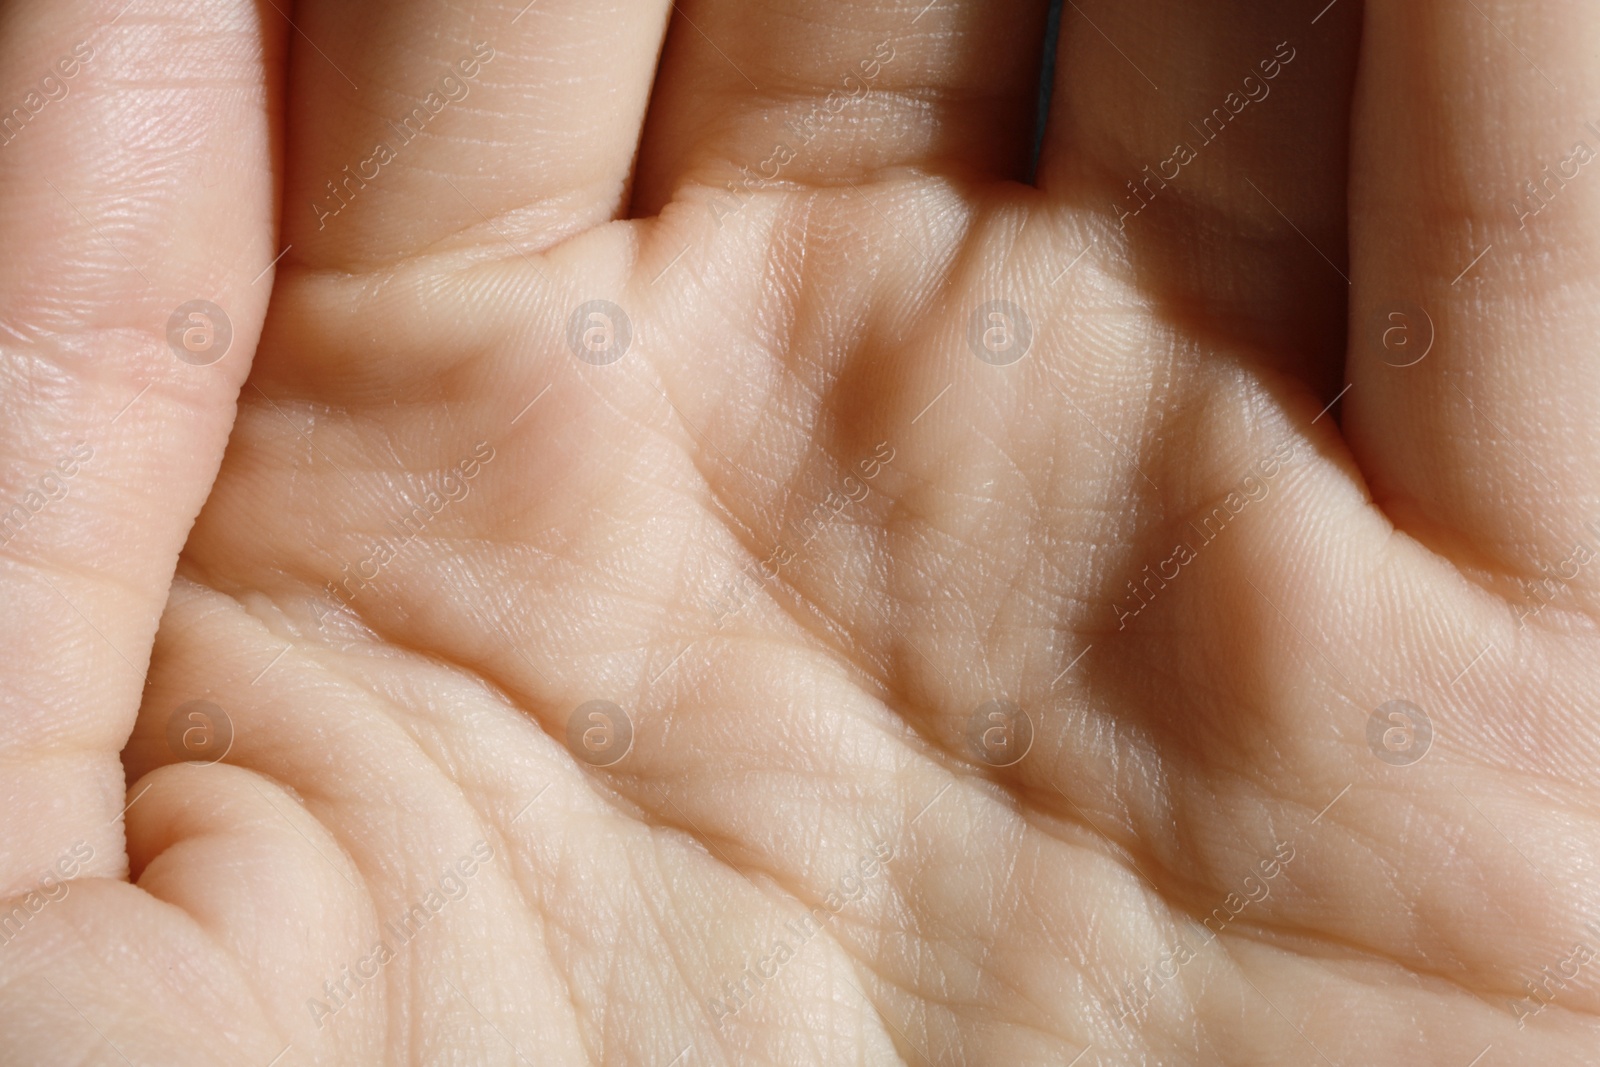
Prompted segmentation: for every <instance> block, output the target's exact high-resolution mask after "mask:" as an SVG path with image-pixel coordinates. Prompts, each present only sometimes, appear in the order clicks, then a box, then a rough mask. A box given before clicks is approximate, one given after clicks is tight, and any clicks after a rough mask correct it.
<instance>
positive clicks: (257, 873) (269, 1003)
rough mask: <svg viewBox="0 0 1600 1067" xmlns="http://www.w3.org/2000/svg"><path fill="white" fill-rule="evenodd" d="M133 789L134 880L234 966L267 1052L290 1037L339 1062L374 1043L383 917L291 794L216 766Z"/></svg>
mask: <svg viewBox="0 0 1600 1067" xmlns="http://www.w3.org/2000/svg"><path fill="white" fill-rule="evenodd" d="M130 794H131V795H133V796H136V797H138V798H139V801H138V803H137V804H135V805H134V806H132V807H131V808H129V810H128V856H129V859H130V861H131V863H132V866H133V869H134V872H135V875H136V881H137V883H138V885H139V888H141V889H143V890H144V891H145V892H147V893H150V894H151V895H152V896H154V897H155V898H156V899H158V900H162V901H165V902H166V903H168V904H171V905H173V906H174V907H177V908H180V909H182V911H183V912H184V913H186V914H187V915H188V916H189V917H190V918H191V919H193V920H194V922H195V923H196V924H198V926H199V927H200V929H202V930H203V931H205V933H206V935H207V936H208V937H209V938H210V939H211V942H212V944H213V945H215V946H218V947H220V948H221V949H222V950H223V952H224V953H226V955H227V956H228V957H229V958H231V959H232V960H233V961H235V962H236V964H237V965H238V967H239V968H240V970H241V971H242V972H243V973H244V974H245V976H246V977H247V979H248V981H249V983H250V986H251V988H252V990H253V991H254V999H255V1002H256V1003H257V1004H259V1005H260V1006H261V1008H262V1010H263V1012H264V1014H265V1015H266V1017H267V1019H268V1021H269V1022H270V1024H271V1027H272V1031H273V1032H275V1033H276V1034H277V1035H279V1036H280V1037H281V1038H282V1040H281V1041H279V1042H278V1045H279V1048H275V1049H271V1050H269V1051H268V1052H267V1055H268V1056H271V1055H273V1054H275V1053H276V1052H278V1051H280V1050H281V1047H282V1045H284V1044H289V1045H292V1046H293V1047H294V1048H296V1049H297V1050H299V1052H300V1054H301V1055H302V1056H304V1057H305V1061H306V1062H316V1063H347V1062H350V1061H351V1060H353V1059H357V1058H359V1057H360V1055H361V1053H362V1052H363V1051H364V1050H366V1049H369V1048H372V1047H374V1046H377V1045H379V1044H381V1043H382V1040H383V1037H384V1018H385V1010H384V1009H385V997H384V994H383V990H382V989H381V987H379V988H368V983H369V982H371V981H372V979H373V978H374V977H376V976H375V975H373V974H371V973H370V972H371V971H373V970H376V969H377V966H376V961H373V960H371V959H369V956H370V954H371V950H372V946H373V944H374V942H375V941H377V940H378V937H379V932H380V925H379V918H378V916H377V915H376V913H375V912H374V910H373V903H372V900H371V898H370V897H369V896H368V894H367V892H366V890H365V888H364V887H363V886H362V882H361V876H360V873H359V872H358V871H357V869H356V866H355V864H353V863H352V862H351V861H350V859H349V858H348V857H347V856H346V855H345V854H344V853H343V851H342V850H341V849H340V848H339V844H338V842H337V841H336V840H334V838H333V836H332V835H331V834H329V832H328V831H327V830H326V829H324V828H323V826H322V825H321V824H320V823H318V822H317V820H316V819H314V818H312V817H311V815H310V814H309V813H308V812H307V811H306V810H305V808H303V807H302V806H301V804H300V802H299V801H298V800H297V799H296V798H295V797H294V796H293V795H292V794H290V793H289V792H288V791H287V790H285V789H284V788H283V787H281V786H279V785H277V784H276V783H274V782H272V781H270V780H268V779H266V778H263V777H261V776H259V775H255V774H252V773H250V772H249V771H245V770H242V769H240V768H237V767H230V766H228V765H226V764H220V763H219V764H214V765H203V764H186V765H182V766H173V767H165V768H162V769H161V770H158V771H156V772H155V773H153V774H151V775H149V776H147V777H146V778H144V779H142V780H141V781H139V782H137V783H135V785H134V786H133V788H132V789H131V790H130ZM313 902H314V903H313ZM308 914H312V915H315V916H316V918H317V926H316V934H317V936H316V937H315V938H307V937H306V916H307V915H308ZM352 968H355V971H354V972H352ZM335 1019H337V1023H338V1025H336V1026H335V1025H330V1023H332V1022H333V1021H334V1020H335ZM209 1021H210V1022H212V1023H215V1022H217V1021H219V1020H217V1019H212V1020H209Z"/></svg>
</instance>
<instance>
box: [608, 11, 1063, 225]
mask: <svg viewBox="0 0 1600 1067" xmlns="http://www.w3.org/2000/svg"><path fill="white" fill-rule="evenodd" d="M1046 6H1047V5H1046V4H1045V3H1043V2H1041V0H984V2H981V3H980V2H978V0H939V2H936V3H932V4H930V3H927V2H926V0H905V2H897V3H886V2H879V3H871V4H862V3H851V2H846V0H773V2H768V3H759V4H752V3H748V2H738V0H699V2H695V3H685V4H681V5H679V6H678V9H677V14H676V15H675V16H674V18H673V23H672V33H671V36H670V38H669V41H668V46H667V50H666V53H665V55H664V56H663V57H662V68H661V79H660V88H659V89H658V90H657V93H656V99H655V102H654V103H653V104H652V107H651V113H650V121H649V124H648V126H647V128H646V131H645V142H644V147H643V150H642V152H641V156H640V181H639V189H638V193H637V195H636V197H635V214H648V213H651V212H654V211H658V210H659V209H660V208H661V206H662V205H664V204H665V203H666V202H667V201H668V200H670V199H671V197H672V196H673V194H674V192H675V191H676V190H677V189H678V188H679V187H680V186H682V185H683V184H684V183H685V182H691V181H694V182H702V183H704V184H707V185H711V186H715V187H716V188H718V189H719V190H722V191H723V193H724V194H725V196H724V198H723V200H722V201H719V202H718V203H719V207H720V210H737V207H738V205H739V204H740V203H741V202H743V200H745V199H747V198H748V197H749V196H750V195H752V194H753V193H754V192H755V191H756V190H757V189H758V188H760V187H761V186H762V185H765V184H769V183H773V182H819V183H825V182H842V181H846V180H857V179H860V178H862V177H864V176H866V175H869V174H871V173H872V172H874V171H879V170H884V169H888V168H892V167H906V166H910V167H917V168H921V169H926V170H933V171H939V172H943V173H952V174H961V175H967V176H976V177H1014V178H1022V177H1024V176H1025V174H1026V171H1027V169H1028V157H1029V153H1030V152H1031V150H1032V141H1033V129H1034V110H1035V91H1036V86H1037V84H1038V72H1039V57H1040V52H1041V48H1042V42H1043V27H1044V16H1045V9H1046Z"/></svg>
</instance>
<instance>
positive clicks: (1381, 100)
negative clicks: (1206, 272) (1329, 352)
mask: <svg viewBox="0 0 1600 1067" xmlns="http://www.w3.org/2000/svg"><path fill="white" fill-rule="evenodd" d="M1367 19H1368V25H1367V29H1366V34H1365V38H1364V40H1365V44H1364V45H1363V48H1364V55H1363V57H1362V71H1363V74H1362V80H1361V84H1360V87H1359V90H1358V108H1357V113H1356V120H1355V121H1356V129H1355V134H1356V136H1355V145H1356V148H1355V159H1354V163H1355V168H1354V171H1353V173H1354V175H1355V179H1354V187H1353V191H1352V195H1353V200H1352V216H1353V218H1354V219H1355V220H1356V221H1355V224H1354V227H1353V231H1352V249H1353V252H1354V261H1353V265H1354V268H1355V272H1356V274H1355V277H1356V288H1355V296H1354V302H1353V314H1352V319H1351V333H1352V336H1351V341H1352V347H1351V352H1350V380H1351V389H1350V394H1349V397H1348V399H1347V403H1348V405H1349V406H1348V420H1347V426H1346V429H1347V433H1348V436H1349V439H1350V442H1351V446H1352V448H1353V449H1354V451H1355V453H1356V455H1357V457H1358V459H1359V460H1360V462H1361V464H1362V468H1363V470H1364V471H1365V473H1366V474H1367V477H1368V479H1369V481H1370V483H1371V485H1372V488H1373V492H1374V494H1375V496H1376V497H1377V498H1378V500H1379V501H1380V502H1381V503H1383V504H1384V505H1385V506H1386V508H1387V510H1388V511H1389V512H1390V514H1391V515H1392V516H1393V517H1394V518H1395V519H1396V521H1397V522H1398V523H1399V524H1400V525H1401V526H1402V527H1403V528H1405V529H1407V530H1408V531H1409V532H1412V533H1414V534H1416V535H1417V536H1420V537H1422V538H1423V539H1424V540H1425V541H1427V542H1428V543H1430V544H1431V545H1433V546H1434V547H1436V548H1441V549H1444V550H1446V551H1447V552H1448V553H1449V554H1450V555H1451V556H1453V557H1454V558H1455V559H1457V560H1458V561H1462V560H1464V559H1468V558H1470V559H1471V560H1472V562H1473V563H1474V564H1475V565H1481V566H1483V567H1484V568H1486V569H1487V570H1489V571H1490V572H1491V573H1494V572H1499V573H1501V574H1504V573H1505V572H1510V573H1511V574H1512V575H1515V576H1519V577H1522V578H1524V579H1537V580H1538V582H1539V585H1538V586H1537V587H1529V590H1530V591H1529V592H1527V593H1526V594H1525V593H1524V592H1522V591H1520V590H1517V589H1516V587H1515V586H1511V587H1510V591H1513V592H1515V594H1516V596H1517V599H1518V602H1519V603H1521V604H1523V606H1524V608H1525V609H1526V610H1528V611H1530V612H1534V611H1537V610H1540V609H1541V606H1543V605H1546V604H1554V605H1555V606H1556V607H1557V608H1560V607H1561V606H1562V605H1563V604H1567V605H1571V604H1574V603H1577V602H1580V601H1578V600H1577V599H1576V594H1578V593H1579V592H1583V594H1584V598H1585V601H1586V602H1587V603H1589V604H1590V606H1592V605H1593V603H1594V601H1593V598H1592V596H1591V595H1590V593H1589V591H1592V590H1595V589H1597V588H1600V567H1594V566H1592V565H1591V566H1586V564H1589V563H1592V562H1593V561H1594V560H1595V559H1600V552H1596V549H1597V548H1600V530H1596V529H1595V528H1594V527H1591V526H1588V525H1586V524H1587V523H1589V522H1592V521H1593V520H1594V519H1595V518H1596V516H1597V513H1596V504H1597V503H1600V467H1597V466H1596V464H1595V462H1594V460H1595V458H1596V456H1597V455H1600V423H1597V422H1596V421H1595V419H1594V405H1595V401H1596V400H1597V399H1600V362H1597V361H1596V360H1594V359H1592V358H1587V357H1588V356H1589V354H1590V353H1591V352H1592V351H1593V347H1594V335H1595V330H1596V327H1597V326H1600V313H1597V312H1596V307H1597V301H1596V299H1595V297H1596V293H1597V290H1600V165H1593V164H1594V163H1595V162H1596V161H1600V134H1597V132H1596V129H1597V127H1596V126H1595V125H1594V124H1593V120H1595V119H1596V118H1597V117H1600V116H1597V113H1596V112H1595V111H1594V109H1593V100H1594V99H1595V95H1596V92H1597V91H1600V64H1596V63H1595V61H1594V59H1593V55H1592V50H1591V49H1590V45H1589V43H1590V42H1592V41H1593V40H1595V38H1596V36H1597V34H1600V10H1597V9H1595V8H1594V7H1592V6H1585V5H1579V4H1570V3H1558V2H1555V0H1536V2H1532V3H1515V4H1513V3H1506V2H1493V0H1475V3H1472V4H1465V5H1457V4H1445V3H1439V2H1435V0H1430V2H1426V3H1399V2H1396V0H1373V2H1371V3H1369V4H1368V5H1367ZM1407 342H1409V344H1408V343H1407ZM1429 343H1431V350H1430V349H1429V348H1428V345H1429ZM1423 357H1425V358H1423ZM1419 360H1420V361H1419ZM1401 364H1411V365H1405V366H1402V365H1401ZM1552 614H1554V613H1552Z"/></svg>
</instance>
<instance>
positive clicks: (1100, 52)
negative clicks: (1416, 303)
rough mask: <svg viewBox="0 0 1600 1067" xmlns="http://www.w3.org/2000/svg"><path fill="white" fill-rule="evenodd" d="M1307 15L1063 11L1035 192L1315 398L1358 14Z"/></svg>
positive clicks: (1332, 290) (1231, 0) (1337, 241)
mask: <svg viewBox="0 0 1600 1067" xmlns="http://www.w3.org/2000/svg"><path fill="white" fill-rule="evenodd" d="M1314 14H1315V10H1314V9H1313V10H1309V11H1308V10H1307V9H1306V8H1305V7H1304V5H1300V4H1291V5H1284V4H1281V3H1273V2H1269V0H1227V2H1225V3H1223V4H1221V5H1217V4H1195V3H1189V2H1178V0H1142V2H1140V3H1135V4H1127V3H1109V2H1106V0H1078V2H1075V3H1072V4H1069V5H1068V7H1067V8H1066V12H1065V15H1064V17H1063V23H1062V31H1061V41H1060V48H1059V57H1060V58H1059V60H1058V70H1059V73H1058V76H1057V78H1056V87H1055V100H1054V103H1053V105H1052V108H1051V117H1050V123H1049V128H1048V130H1047V133H1046V137H1045V143H1044V146H1043V152H1042V157H1041V160H1040V170H1039V184H1040V185H1041V186H1042V187H1044V188H1045V189H1047V190H1050V191H1052V192H1055V193H1057V194H1060V195H1065V196H1068V197H1070V198H1072V199H1074V200H1076V201H1080V202H1082V203H1085V204H1087V205H1089V206H1090V207H1092V208H1096V209H1100V210H1103V211H1105V212H1106V213H1107V214H1108V215H1110V216H1112V217H1114V218H1116V219H1118V220H1119V222H1120V226H1121V233H1122V235H1123V237H1124V238H1125V240H1126V241H1127V243H1128V245H1129V247H1130V249H1131V252H1132V255H1133V257H1134V263H1135V266H1136V268H1137V269H1138V270H1139V277H1140V279H1141V282H1142V283H1143V284H1144V286H1145V288H1146V289H1147V290H1148V291H1150V292H1152V293H1154V294H1155V295H1156V296H1157V298H1158V299H1160V300H1161V301H1162V303H1164V304H1165V305H1167V307H1168V309H1169V310H1170V311H1172V312H1173V313H1175V314H1177V315H1178V316H1179V317H1181V318H1182V319H1183V320H1185V321H1187V322H1193V323H1195V324H1197V325H1201V326H1204V327H1209V328H1211V329H1212V330H1214V331H1219V332H1221V333H1222V334H1223V335H1224V336H1225V337H1228V338H1231V339H1235V340H1239V341H1243V342H1246V343H1249V344H1253V345H1257V346H1261V347H1262V348H1265V349H1267V350H1268V354H1267V356H1266V357H1265V358H1267V359H1268V360H1269V361H1270V362H1272V363H1273V364H1275V365H1278V366H1282V367H1285V368H1287V369H1289V370H1291V371H1292V372H1294V373H1297V374H1299V375H1301V376H1302V377H1309V378H1310V379H1311V380H1312V381H1313V382H1314V384H1316V385H1317V386H1319V387H1321V388H1328V387H1332V386H1333V382H1334V381H1335V380H1336V379H1337V377H1338V376H1339V374H1340V373H1341V370H1340V368H1341V366H1342V362H1343V357H1344V344H1343V326H1344V318H1345V308H1346V300H1347V298H1348V293H1347V284H1346V278H1345V275H1346V274H1347V273H1348V271H1347V269H1346V267H1345V264H1344V259H1345V257H1344V253H1343V249H1344V247H1345V174H1346V163H1345V154H1346V144H1347V139H1346V136H1345V131H1346V128H1347V122H1348V117H1349V94H1350V85H1351V81H1352V79H1353V76H1354V59H1355V43H1356V36H1357V33H1358V31H1359V19H1358V9H1357V8H1356V7H1355V6H1354V5H1349V4H1346V5H1342V6H1338V7H1334V8H1332V9H1331V10H1328V11H1326V12H1325V13H1324V14H1323V16H1322V17H1321V18H1320V19H1319V20H1318V21H1317V22H1316V23H1315V24H1314V25H1313V24H1312V22H1311V19H1312V16H1313V15H1314ZM1330 391H1331V390H1330Z"/></svg>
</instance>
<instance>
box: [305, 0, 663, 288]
mask: <svg viewBox="0 0 1600 1067" xmlns="http://www.w3.org/2000/svg"><path fill="white" fill-rule="evenodd" d="M668 7H669V3H668V0H608V2H605V3H595V2H593V0H540V2H537V3H531V4H530V3H527V2H526V0H506V2H488V0H470V2H466V3H459V4H443V3H437V2H433V0H406V2H403V3H398V4H396V3H392V2H381V0H364V2H360V3H348V2H343V0H341V2H322V3H305V4H300V5H299V6H298V8H297V10H296V22H297V26H298V28H299V31H300V32H299V34H298V35H297V40H296V42H295V47H296V49H297V52H296V59H295V64H294V69H295V74H294V78H293V95H294V97H295V99H296V100H297V101H298V103H297V105H296V111H295V114H294V118H293V124H294V127H295V130H296V134H295V136H296V144H297V149H298V150H297V151H296V152H295V153H294V155H293V158H292V159H291V163H290V168H289V176H288V180H287V191H286V195H285V200H284V203H285V208H284V218H285V223H286V226H285V239H286V241H287V242H289V243H291V244H293V246H294V250H293V251H292V252H291V253H290V254H289V259H290V261H291V262H294V263H304V264H307V265H310V266H314V267H322V266H334V267H340V268H349V269H357V268H360V267H362V266H370V265H374V264H382V263H385V262H389V261H392V260H394V259H397V258H399V257H403V256H406V255H410V254H412V253H415V252H417V251H419V250H421V249H424V248H431V249H439V248H445V247H451V246H452V245H461V244H473V243H476V244H492V245H493V246H494V247H495V248H497V249H501V250H503V248H504V245H505V243H506V242H508V241H509V242H510V243H511V244H512V245H513V246H515V247H516V248H517V249H518V250H520V251H522V252H524V253H527V252H530V251H533V250H536V249H539V248H543V247H545V246H548V245H550V244H553V243H554V242H556V241H557V240H559V239H560V238H561V237H563V236H565V235H568V234H571V233H575V232H578V231H581V230H583V229H586V228H588V227H590V226H593V225H595V224H597V223H600V222H604V221H606V220H608V219H612V218H615V217H617V216H618V215H619V214H621V213H622V212H623V210H624V208H625V207H626V205H627V200H628V181H629V176H630V173H631V171H632V166H633V157H634V152H635V149H636V147H637V145H638V140H639V127H640V124H641V123H642V122H643V120H644V112H645V106H646V103H647V101H648V99H649V94H650V85H651V80H652V78H653V76H654V74H655V62H656V57H657V55H658V53H659V52H660V49H661V39H662V36H663V34H664V33H665V25H666V12H667V8H668Z"/></svg>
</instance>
